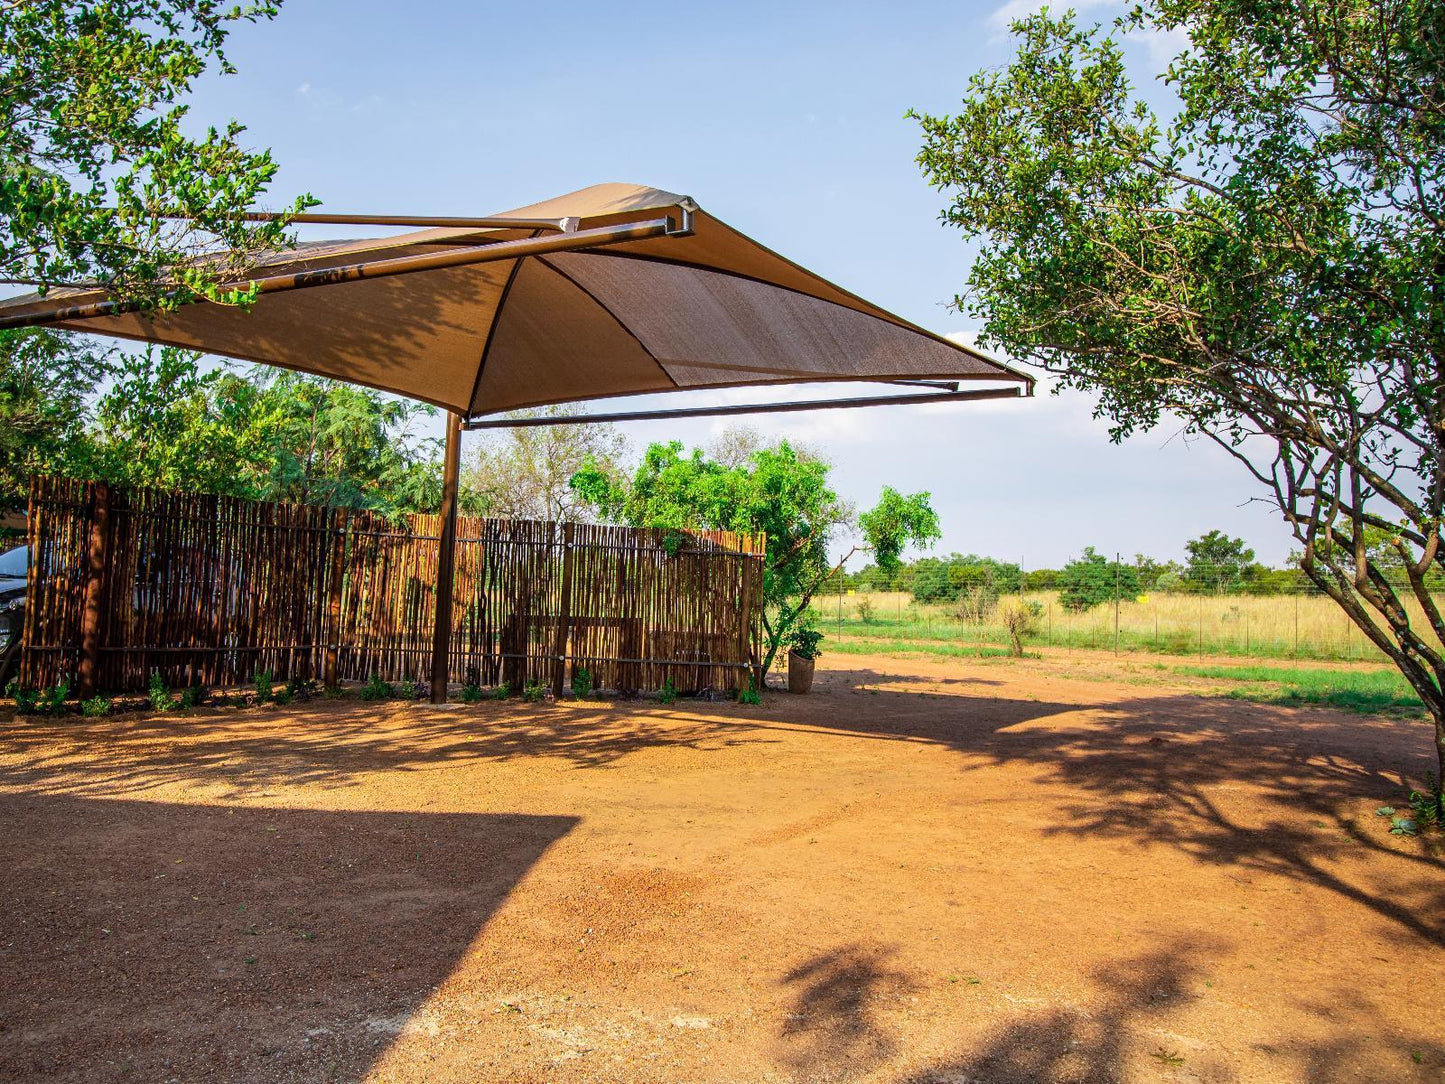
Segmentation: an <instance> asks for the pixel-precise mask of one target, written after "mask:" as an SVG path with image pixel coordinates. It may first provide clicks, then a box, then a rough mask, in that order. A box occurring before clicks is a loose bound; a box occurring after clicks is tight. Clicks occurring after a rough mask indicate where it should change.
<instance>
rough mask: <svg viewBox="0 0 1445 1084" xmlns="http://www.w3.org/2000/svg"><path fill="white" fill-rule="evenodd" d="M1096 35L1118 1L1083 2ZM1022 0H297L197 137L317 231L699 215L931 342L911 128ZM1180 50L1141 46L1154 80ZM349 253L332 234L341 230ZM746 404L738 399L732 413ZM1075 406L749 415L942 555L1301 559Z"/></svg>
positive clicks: (946, 98)
mask: <svg viewBox="0 0 1445 1084" xmlns="http://www.w3.org/2000/svg"><path fill="white" fill-rule="evenodd" d="M1075 6H1076V7H1085V6H1087V7H1089V8H1091V9H1092V10H1090V11H1088V12H1087V14H1088V15H1090V16H1092V17H1097V18H1099V19H1101V20H1107V19H1109V18H1111V17H1112V15H1113V14H1114V13H1115V11H1116V10H1117V7H1115V6H1111V5H1110V4H1107V3H1092V4H1079V3H1076V4H1075ZM1026 7H1027V0H1011V2H1009V3H1007V4H1006V5H1004V6H1002V7H1000V6H999V5H997V4H994V3H982V4H971V3H953V4H924V3H917V4H909V3H893V4H878V3H870V4H848V3H830V4H811V3H808V4H799V3H772V4H763V3H730V4H716V5H712V4H698V5H691V6H687V5H681V6H676V7H674V6H660V5H638V6H636V7H629V6H628V5H626V4H611V5H606V6H605V7H603V6H600V5H597V6H594V5H585V4H549V3H539V2H533V3H527V4H512V5H493V4H473V3H443V2H440V0H430V2H426V3H413V4H398V3H395V2H390V3H372V2H348V3H343V2H340V0H290V2H289V3H287V4H286V6H285V7H284V8H283V10H282V14H281V16H280V17H279V18H278V19H277V20H275V21H274V22H271V23H263V24H261V25H259V26H256V27H243V28H242V29H240V30H238V31H236V33H235V34H234V36H233V37H232V40H231V45H230V55H231V59H232V61H233V63H234V64H235V65H236V66H237V67H238V68H239V69H240V70H239V74H237V75H234V76H228V77H224V78H207V79H206V80H205V82H204V83H203V84H202V86H201V87H200V88H199V93H198V95H197V97H196V100H195V106H194V115H195V119H196V120H197V121H198V122H205V123H220V122H222V121H224V120H225V119H227V118H229V117H233V116H234V117H236V118H238V119H240V120H242V121H243V122H244V123H246V124H247V125H248V127H249V133H248V136H247V138H248V139H249V140H250V141H251V142H252V143H253V144H254V145H257V146H269V147H271V148H272V149H273V150H274V151H275V154H276V157H277V158H278V159H279V161H280V162H281V164H282V168H281V173H280V176H279V178H278V180H277V183H276V185H275V189H274V191H275V194H276V197H277V202H278V203H279V202H281V200H282V199H283V197H286V196H290V195H294V194H296V193H299V192H302V191H310V192H311V193H313V194H314V195H316V196H318V197H319V198H321V199H322V200H323V203H324V206H323V208H322V209H324V210H336V211H366V212H375V213H397V212H408V213H416V214H443V213H452V214H486V213H490V212H494V211H500V210H504V209H506V208H509V207H513V206H518V205H522V204H526V203H529V202H533V201H534V200H537V199H540V198H543V197H546V196H549V195H554V194H558V193H562V192H567V191H571V190H573V189H577V188H582V187H585V186H586V185H589V184H595V183H598V182H601V181H631V182H637V183H642V184H648V185H653V186H656V187H659V188H665V189H670V190H673V191H677V192H684V193H687V194H689V195H691V196H693V197H694V198H696V199H697V200H698V202H699V203H700V204H701V205H702V206H704V207H706V208H707V209H708V210H709V211H711V212H712V213H713V214H715V215H717V216H718V217H720V218H723V219H724V220H726V221H728V222H729V223H731V224H732V225H734V226H736V227H738V228H740V229H742V230H743V231H744V232H746V233H748V234H750V235H751V236H753V237H755V238H756V239H758V240H759V241H761V242H763V243H764V244H766V245H768V246H770V247H772V248H775V249H777V250H779V251H781V252H783V253H784V254H786V255H788V256H790V257H792V258H793V259H796V260H798V261H799V262H800V263H802V264H804V265H805V266H807V267H810V268H811V269H813V270H815V271H818V272H819V273H821V274H823V275H825V276H826V277H828V278H830V279H832V280H833V281H835V282H837V283H839V284H840V285H843V286H845V287H847V288H848V289H851V290H853V291H855V292H857V293H859V294H862V295H863V296H865V297H867V298H869V299H870V300H873V301H875V302H878V303H879V304H882V305H883V306H885V307H886V308H889V309H891V310H893V311H895V312H897V313H899V314H901V315H903V316H906V317H908V318H909V319H911V320H914V321H916V322H918V323H920V324H922V325H923V326H925V327H928V328H930V329H932V330H934V331H937V332H940V333H943V334H955V335H960V336H963V337H968V336H970V335H971V333H972V331H973V328H972V327H970V324H969V321H968V320H967V319H966V318H965V317H963V316H961V315H960V314H958V313H955V312H952V311H951V310H949V309H948V308H947V302H948V300H949V299H950V298H951V297H952V296H953V294H954V293H955V292H957V290H958V289H960V288H961V287H962V285H963V282H964V279H965V276H966V274H967V269H968V266H969V262H970V259H971V256H972V250H971V248H970V246H969V245H968V244H966V243H965V242H964V240H963V239H962V238H960V236H959V235H958V234H957V233H956V231H951V230H947V229H945V228H944V227H942V226H941V225H939V223H938V221H937V213H938V211H939V209H940V208H941V207H942V206H943V203H944V198H943V197H942V196H940V195H939V194H938V193H936V192H934V191H932V190H931V189H929V188H928V187H927V186H926V185H925V184H924V183H923V181H922V179H921V177H920V175H919V173H918V170H917V167H916V166H915V165H914V163H913V156H914V154H915V153H916V151H917V147H918V136H917V131H916V128H915V126H914V125H913V124H912V123H910V122H907V121H905V120H904V119H903V113H904V110H905V109H907V108H908V107H909V106H917V107H919V108H921V109H926V110H932V111H946V110H948V109H950V108H951V107H952V106H953V105H954V104H955V103H956V102H957V101H958V98H959V96H960V95H961V93H962V90H963V87H964V84H965V81H966V80H967V77H968V76H969V74H971V73H972V72H973V71H975V70H977V69H979V68H982V67H987V66H990V65H998V64H1002V63H1004V62H1006V60H1007V58H1008V55H1009V51H1010V45H1009V41H1008V38H1007V35H1006V33H1005V31H1004V25H1005V24H1006V22H1007V17H1008V16H1009V15H1010V14H1015V13H1018V12H1019V11H1022V10H1025V9H1026ZM1168 45H1169V43H1167V42H1163V43H1161V42H1157V41H1141V42H1136V43H1133V45H1132V46H1131V50H1132V59H1133V62H1134V64H1135V66H1136V68H1137V69H1138V72H1139V74H1140V76H1141V77H1143V78H1146V79H1147V78H1149V76H1150V75H1151V74H1152V72H1154V71H1157V70H1158V67H1159V65H1160V63H1161V61H1162V59H1163V58H1164V57H1165V56H1166V55H1167V53H1168ZM334 233H335V231H333V235H334ZM733 397H734V398H736V396H733ZM1090 413H1091V403H1090V401H1089V400H1088V399H1086V398H1083V397H1081V396H1077V395H1069V396H1064V397H1058V398H1051V397H1047V396H1045V397H1042V398H1038V399H1035V400H1033V401H1030V402H1024V403H994V404H952V405H940V406H934V407H926V408H891V409H887V410H872V411H838V412H827V413H817V414H805V415H794V416H774V417H771V418H767V419H759V420H758V421H757V422H756V423H754V424H755V425H756V427H757V428H758V429H760V430H762V431H764V432H765V433H767V434H770V435H771V434H777V435H786V436H791V437H794V438H797V439H802V440H806V441H807V442H808V443H809V444H811V445H812V446H814V447H815V448H817V449H818V450H820V451H821V452H823V453H824V454H825V455H827V456H828V457H829V458H830V459H831V460H832V461H833V462H834V463H835V464H836V472H835V480H836V483H837V487H838V489H839V491H840V492H841V493H843V494H844V495H846V496H847V497H849V498H850V499H852V500H854V501H856V502H857V503H859V504H860V505H862V506H866V505H868V504H869V503H871V502H872V501H873V500H874V499H876V497H877V494H878V490H879V488H880V487H881V486H882V485H885V484H891V485H894V486H895V487H897V488H900V489H904V490H907V491H916V490H920V489H926V490H929V491H930V492H931V493H932V494H933V497H934V503H935V507H936V508H937V509H938V511H939V513H940V516H941V518H942V522H943V529H944V539H943V542H942V545H941V549H942V550H943V551H945V552H947V551H949V550H959V551H963V552H970V551H971V552H979V553H988V554H993V555H996V556H999V557H1007V558H1010V559H1020V558H1022V560H1023V561H1024V562H1025V564H1026V566H1029V567H1040V566H1044V565H1057V564H1058V563H1060V562H1062V561H1064V560H1066V559H1067V558H1068V557H1069V556H1070V555H1072V554H1075V553H1077V552H1078V551H1079V550H1080V549H1081V548H1082V547H1083V546H1085V545H1093V546H1096V547H1097V548H1098V549H1100V550H1101V551H1105V552H1113V551H1116V550H1117V551H1120V552H1122V553H1124V554H1125V555H1126V556H1128V555H1132V554H1133V553H1135V552H1140V551H1143V552H1146V553H1149V554H1151V555H1155V556H1160V557H1178V556H1181V555H1182V554H1183V544H1184V542H1185V540H1187V539H1189V538H1192V537H1195V536H1197V535H1199V534H1201V533H1203V532H1204V531H1206V530H1208V529H1210V528H1214V527H1220V528H1224V529H1226V530H1228V531H1229V532H1230V533H1232V534H1238V535H1242V536H1244V537H1245V538H1246V539H1248V540H1249V541H1250V543H1251V544H1252V545H1254V546H1255V548H1256V550H1257V551H1258V553H1259V556H1260V557H1261V559H1266V560H1273V561H1278V560H1282V559H1283V558H1284V556H1285V554H1286V553H1287V551H1288V549H1289V542H1288V537H1287V534H1286V532H1285V530H1284V528H1283V525H1282V524H1281V523H1280V522H1279V520H1278V516H1277V514H1271V512H1270V511H1269V509H1268V508H1267V507H1266V506H1264V505H1262V504H1258V503H1247V502H1249V500H1250V498H1251V497H1254V496H1256V492H1255V490H1254V489H1253V488H1252V486H1251V484H1250V482H1249V480H1248V478H1247V477H1246V476H1245V475H1244V474H1243V472H1242V471H1241V470H1240V469H1238V468H1237V467H1236V466H1235V465H1234V464H1233V463H1232V462H1231V461H1230V460H1228V458H1227V457H1226V456H1224V455H1223V454H1222V453H1220V452H1218V451H1217V450H1216V449H1213V448H1211V447H1208V446H1207V445H1205V444H1204V443H1201V442H1195V443H1187V442H1185V441H1184V440H1183V439H1182V438H1180V437H1179V436H1178V434H1177V431H1176V429H1161V430H1159V431H1156V432H1154V433H1150V434H1146V435H1144V436H1141V437H1137V438H1134V439H1133V440H1131V441H1129V442H1128V443H1127V444H1126V445H1124V446H1122V447H1115V446H1113V445H1111V444H1110V443H1109V441H1108V437H1107V433H1106V427H1105V426H1104V425H1103V424H1102V423H1100V422H1095V421H1093V420H1092V419H1091V417H1090ZM722 425H723V423H722V422H718V423H716V424H714V423H711V422H707V421H703V422H696V421H694V422H692V423H688V424H676V423H674V424H672V425H671V426H669V425H667V424H664V423H646V424H643V423H636V424H632V425H629V426H627V427H626V431H627V433H628V435H629V437H630V438H631V439H632V440H633V441H634V442H635V443H636V444H637V445H639V446H640V445H643V444H645V443H646V442H647V441H649V440H658V439H674V438H675V439H682V440H685V441H688V442H691V443H702V442H706V441H707V440H708V439H709V438H710V436H711V435H712V434H713V433H714V432H715V431H716V430H718V429H720V428H721V427H722Z"/></svg>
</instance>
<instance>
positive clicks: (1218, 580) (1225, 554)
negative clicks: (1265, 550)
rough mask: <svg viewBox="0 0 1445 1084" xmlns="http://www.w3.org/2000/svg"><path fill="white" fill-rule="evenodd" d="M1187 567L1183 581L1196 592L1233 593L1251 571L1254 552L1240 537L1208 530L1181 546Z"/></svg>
mask: <svg viewBox="0 0 1445 1084" xmlns="http://www.w3.org/2000/svg"><path fill="white" fill-rule="evenodd" d="M1184 548H1185V549H1186V550H1188V551H1189V564H1188V565H1187V566H1186V568H1185V570H1184V579H1185V581H1186V582H1188V583H1190V584H1192V585H1193V586H1194V588H1195V589H1196V590H1199V591H1209V592H1211V593H1213V594H1216V595H1222V594H1224V593H1226V592H1228V591H1237V590H1239V589H1240V588H1241V587H1243V586H1244V584H1245V581H1246V580H1247V579H1248V578H1249V577H1250V575H1251V573H1252V572H1253V571H1254V568H1255V564H1254V550H1252V549H1250V548H1249V547H1247V546H1246V545H1245V544H1244V539H1242V538H1230V537H1229V536H1228V535H1227V534H1225V533H1224V532H1223V531H1218V530H1215V531H1210V532H1209V533H1208V534H1203V535H1200V536H1199V537H1198V538H1196V539H1194V540H1193V541H1190V542H1186V543H1184Z"/></svg>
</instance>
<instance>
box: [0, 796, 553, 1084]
mask: <svg viewBox="0 0 1445 1084" xmlns="http://www.w3.org/2000/svg"><path fill="white" fill-rule="evenodd" d="M0 820H3V823H4V824H5V826H6V831H5V835H4V838H3V839H0V864H3V867H4V869H5V882H6V883H5V897H6V898H5V906H4V908H3V909H0V971H3V974H4V976H5V981H4V982H3V983H0V1079H8V1080H36V1079H45V1080H65V1081H86V1082H90V1081H97V1080H116V1079H135V1080H156V1081H159V1080H197V1079H203V1078H204V1079H223V1080H228V1081H252V1080H254V1081H272V1080H281V1079H287V1080H290V1079H296V1080H336V1081H347V1080H358V1079H360V1078H361V1077H363V1076H364V1075H365V1073H366V1071H367V1069H368V1067H369V1066H370V1065H371V1064H372V1062H373V1060H374V1059H375V1058H376V1057H377V1056H378V1055H379V1054H381V1053H382V1051H384V1050H385V1048H386V1047H387V1046H389V1045H390V1044H391V1043H392V1041H393V1040H394V1039H396V1037H397V1035H398V1034H399V1032H400V1031H401V1030H402V1029H403V1027H404V1026H405V1025H406V1023H407V1020H408V1018H409V1017H410V1015H411V1014H412V1013H413V1011H414V1010H415V1009H416V1008H417V1006H418V1005H420V1004H421V1002H422V1001H423V999H424V998H425V997H426V996H427V995H428V994H429V993H430V992H431V991H432V990H433V989H434V988H435V987H436V985H437V984H438V983H440V982H441V981H442V980H443V979H444V978H445V977H446V976H447V975H449V974H450V973H451V972H452V971H453V969H454V968H455V966H456V963H457V960H458V958H459V957H460V956H461V954H462V953H464V952H465V951H466V950H467V947H468V945H470V944H471V943H472V941H473V939H474V938H475V936H476V935H477V933H478V932H479V930H480V929H481V927H482V926H483V925H484V924H485V923H486V922H487V920H488V918H489V917H490V916H491V915H492V914H493V912H494V911H495V910H496V909H497V908H498V907H499V906H500V905H501V904H502V902H503V901H504V900H505V898H506V897H507V895H508V893H509V892H510V891H511V890H512V888H513V886H515V885H516V884H517V882H518V881H519V880H520V879H521V878H522V877H523V876H524V875H525V874H526V872H527V871H528V870H529V869H530V868H531V867H532V865H533V864H534V863H535V862H536V861H537V860H538V859H539V858H540V857H541V855H542V854H543V852H545V851H546V850H547V848H548V847H549V846H550V845H551V844H552V843H553V842H555V841H556V840H558V839H559V838H561V837H562V836H563V835H565V834H566V833H567V832H568V831H569V830H570V829H571V828H572V827H573V826H574V825H575V824H576V819H575V818H571V817H553V816H522V815H497V814H467V815H436V814H414V813H407V814H394V813H349V812H317V811H310V810H297V809H255V808H229V807H226V806H201V805H185V804H174V805H171V804H162V803H155V802H124V801H97V800H88V799H75V798H60V797H54V796H35V795H3V796H0Z"/></svg>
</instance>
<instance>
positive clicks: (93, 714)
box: [80, 696, 111, 719]
mask: <svg viewBox="0 0 1445 1084" xmlns="http://www.w3.org/2000/svg"><path fill="white" fill-rule="evenodd" d="M110 708H111V703H110V701H109V700H107V699H106V698H105V697H103V696H92V697H91V698H90V699H89V700H85V701H82V702H81V705H80V714H82V715H84V716H85V717H86V718H88V719H99V718H100V717H101V716H102V715H109V714H110Z"/></svg>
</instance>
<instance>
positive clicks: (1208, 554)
mask: <svg viewBox="0 0 1445 1084" xmlns="http://www.w3.org/2000/svg"><path fill="white" fill-rule="evenodd" d="M1376 546H1377V547H1378V549H1379V551H1380V555H1381V556H1383V557H1385V559H1386V561H1388V553H1389V552H1390V548H1389V540H1388V538H1387V537H1386V536H1384V535H1383V534H1382V535H1381V537H1380V538H1379V539H1377V540H1376ZM1372 548H1373V547H1372ZM1185 549H1186V551H1187V552H1188V554H1189V557H1188V560H1186V561H1184V562H1179V561H1160V560H1156V559H1154V558H1152V557H1148V556H1146V555H1144V554H1135V555H1134V557H1133V559H1132V560H1121V561H1117V562H1116V561H1115V560H1114V559H1112V558H1109V557H1106V556H1104V555H1103V554H1101V553H1097V552H1096V551H1095V550H1094V548H1093V547H1092V546H1088V547H1085V549H1084V551H1083V553H1082V554H1081V555H1080V556H1079V557H1077V558H1075V559H1074V560H1072V561H1070V562H1068V563H1067V564H1065V565H1064V566H1063V567H1062V568H1036V569H1028V570H1027V571H1023V570H1021V568H1020V566H1019V564H1018V563H1017V562H1013V561H1000V560H997V559H995V558H992V557H980V556H978V555H977V554H971V553H970V554H960V553H953V554H949V555H948V556H947V557H921V558H919V559H918V560H916V561H912V562H910V563H908V564H906V565H904V566H902V567H901V568H899V569H897V570H896V571H894V572H891V573H890V572H887V571H885V570H883V569H880V568H878V567H877V566H876V565H867V566H865V567H864V568H861V569H859V570H858V571H857V572H853V573H845V574H844V575H843V584H842V586H844V587H845V588H851V589H853V590H856V591H903V592H906V593H908V594H910V595H912V596H913V598H914V600H915V601H917V602H926V603H956V604H961V605H963V606H973V607H976V608H980V609H987V608H989V607H990V606H991V605H992V604H993V603H994V602H996V601H997V600H998V599H999V598H1000V597H1001V596H1004V595H1010V594H1017V593H1018V592H1019V590H1020V588H1021V587H1022V590H1023V591H1025V592H1030V591H1057V592H1058V594H1059V602H1060V603H1061V604H1062V605H1063V606H1064V607H1066V608H1067V609H1072V610H1087V609H1089V608H1091V607H1093V606H1096V605H1098V604H1100V603H1102V602H1107V601H1112V600H1113V599H1114V597H1115V594H1116V591H1117V593H1118V595H1119V596H1120V597H1121V598H1125V599H1133V598H1138V597H1139V596H1140V595H1143V594H1149V593H1151V592H1157V593H1162V594H1207V595H1282V594H1291V593H1295V592H1299V591H1307V590H1311V589H1312V585H1311V584H1310V582H1309V579H1308V578H1307V577H1306V576H1305V574H1304V573H1303V572H1302V571H1300V569H1299V568H1298V567H1297V564H1296V563H1295V562H1294V561H1291V562H1290V564H1288V565H1287V566H1286V567H1284V568H1272V567H1270V566H1268V565H1265V564H1261V563H1260V562H1258V561H1256V560H1255V556H1254V551H1253V550H1252V549H1250V548H1249V547H1247V546H1246V545H1245V543H1244V540H1243V539H1239V538H1230V537H1229V536H1228V535H1225V534H1224V533H1223V532H1222V531H1210V532H1209V533H1208V534H1205V535H1202V536H1201V537H1199V538H1196V539H1194V540H1193V541H1190V542H1188V543H1186V544H1185ZM1372 555H1373V554H1372ZM1020 578H1022V584H1020ZM831 586H832V588H833V589H834V590H836V589H837V587H838V586H839V584H838V581H837V580H836V579H835V580H834V581H833V582H832V584H831ZM1440 586H1442V587H1445V582H1442V583H1441V585H1440Z"/></svg>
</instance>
